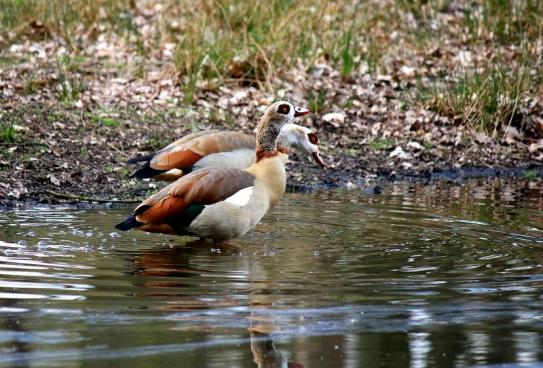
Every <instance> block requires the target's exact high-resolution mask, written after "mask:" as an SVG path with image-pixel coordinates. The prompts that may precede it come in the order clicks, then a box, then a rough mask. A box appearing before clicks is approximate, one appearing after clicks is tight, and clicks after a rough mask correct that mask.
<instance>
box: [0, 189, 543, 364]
mask: <svg viewBox="0 0 543 368" xmlns="http://www.w3.org/2000/svg"><path fill="white" fill-rule="evenodd" d="M542 194H543V193H542V186H541V184H539V183H531V184H530V183H524V182H499V181H494V182H488V183H486V182H476V181H473V182H469V183H467V184H466V185H463V186H458V185H447V184H436V185H428V186H423V185H415V184H406V183H403V184H395V185H390V186H387V187H386V188H385V191H384V193H383V194H381V195H375V196H372V195H368V194H364V193H362V192H358V191H350V192H343V191H335V192H334V191H332V192H319V193H313V194H289V195H287V196H286V197H285V198H284V200H283V201H282V202H281V204H280V205H279V206H278V207H277V208H276V209H275V210H274V211H273V212H272V213H270V214H269V215H268V216H266V218H265V219H264V220H263V222H262V223H261V224H260V225H259V226H258V227H257V228H256V230H255V231H253V232H251V233H250V234H248V235H247V236H245V237H244V238H243V239H239V240H235V241H233V242H232V245H231V246H230V247H217V246H213V245H203V244H200V243H198V242H195V241H194V239H193V238H176V237H168V236H162V235H157V234H144V233H139V232H128V233H117V232H116V231H115V229H114V228H113V224H115V223H116V222H118V221H119V220H121V219H122V218H123V217H124V215H125V214H126V213H127V212H128V209H103V210H74V209H62V208H55V209H51V208H38V209H33V210H21V211H11V212H4V213H1V214H0V366H32V367H57V366H58V367H75V366H78V367H87V366H88V367H109V366H113V365H119V366H130V367H150V366H156V367H170V366H179V367H257V366H260V367H287V366H289V367H302V366H303V367H371V366H391V367H392V366H393V367H415V368H419V367H427V366H428V367H430V366H439V367H463V366H484V365H494V364H500V363H516V364H518V365H514V364H513V365H512V366H523V367H524V366H530V365H534V366H535V365H538V364H543V363H542V362H543V347H542V344H541V342H542V336H543V299H542V295H543V268H542V264H543V216H542V212H541V209H542V207H543V195H542ZM524 364H526V365H524Z"/></svg>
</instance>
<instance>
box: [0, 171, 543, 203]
mask: <svg viewBox="0 0 543 368" xmlns="http://www.w3.org/2000/svg"><path fill="white" fill-rule="evenodd" d="M289 174H290V173H289ZM542 177H543V165H535V164H520V165H519V166H517V167H496V168H490V167H476V166H472V167H462V168H458V169H441V170H440V169H436V170H435V171H433V172H407V173H402V174H396V173H388V174H385V173H381V174H380V175H371V176H368V177H353V176H349V175H348V174H345V173H342V172H338V171H336V170H334V169H333V168H329V169H327V170H326V174H325V176H324V177H323V179H324V180H322V181H321V182H315V183H313V184H306V183H300V182H296V181H295V179H293V178H292V175H289V179H288V181H287V190H286V191H287V193H311V192H321V191H328V190H349V191H357V192H359V193H360V194H362V195H370V196H371V195H379V194H381V193H383V191H384V190H386V188H387V187H388V186H390V185H393V184H398V183H408V184H410V185H432V184H438V183H446V184H449V185H462V184H464V183H465V182H466V181H468V180H474V179H482V180H490V181H494V180H511V179H512V180H522V181H541V178H542ZM150 184H155V183H152V182H151V183H150ZM156 185H157V190H158V188H160V187H162V185H164V184H158V183H157V184H156ZM140 192H141V190H140ZM137 193H138V190H136V189H135V190H134V191H132V192H131V195H132V196H131V197H130V198H126V199H117V198H113V197H114V196H115V193H102V194H100V195H95V196H93V195H85V194H81V195H76V194H72V193H70V192H69V191H53V190H50V189H45V190H43V191H41V192H33V193H32V194H31V195H29V196H25V197H24V198H23V199H19V200H6V199H2V200H0V210H3V211H7V210H14V209H31V208H36V207H41V208H43V207H47V208H78V209H107V208H122V207H133V206H134V205H135V204H137V203H139V202H140V201H141V200H143V199H145V197H144V196H141V197H139V198H138V197H137Z"/></svg>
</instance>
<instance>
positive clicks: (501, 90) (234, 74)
mask: <svg viewBox="0 0 543 368" xmlns="http://www.w3.org/2000/svg"><path fill="white" fill-rule="evenodd" d="M160 4H161V6H162V10H160V11H158V13H157V14H156V15H155V16H154V18H153V22H157V24H159V26H158V27H157V31H156V32H155V33H153V35H152V37H151V38H150V39H143V38H142V34H140V29H139V27H138V26H137V25H136V17H137V16H139V14H138V11H137V9H136V3H135V2H134V1H132V0H96V1H89V0H72V1H42V0H0V9H2V10H1V11H0V36H3V37H0V39H10V40H11V39H12V38H13V37H12V35H15V39H16V38H22V39H24V38H25V37H28V38H38V39H39V38H48V37H55V38H60V39H62V40H63V41H64V43H65V44H66V45H67V46H68V49H69V50H70V51H71V53H70V54H69V55H65V56H62V57H60V58H59V59H58V62H57V64H58V71H59V79H58V82H57V83H58V87H59V88H58V91H59V92H58V99H59V100H60V101H61V102H62V103H64V104H65V105H66V106H71V105H73V103H74V102H75V101H77V100H78V99H79V98H80V96H81V94H82V93H83V92H84V91H85V89H86V86H85V83H84V82H83V78H81V76H79V73H80V72H81V71H82V68H83V66H84V65H85V63H86V60H85V59H84V58H83V57H82V56H80V55H81V54H83V53H81V52H80V51H81V50H83V49H85V47H86V46H88V42H94V41H95V40H96V37H97V36H98V35H99V34H107V33H116V34H118V35H121V36H124V37H129V38H128V40H129V42H128V44H129V45H131V47H133V48H134V50H136V53H137V55H139V56H143V57H145V56H147V55H148V54H149V53H150V51H154V50H156V49H160V47H161V46H162V45H163V44H164V43H165V42H173V43H175V44H176V48H175V52H174V58H173V61H172V63H173V67H174V69H175V70H174V72H175V75H176V76H177V77H178V81H179V86H180V88H182V90H183V92H184V93H183V99H184V103H186V104H190V103H192V102H193V101H194V99H195V96H196V94H197V92H198V90H199V89H200V88H202V87H203V86H205V88H206V89H217V88H218V87H220V86H221V85H224V84H225V83H231V82H236V83H238V84H240V85H244V86H247V85H250V86H256V87H259V88H263V89H266V90H268V91H269V92H272V93H273V92H276V89H277V88H278V87H277V85H276V84H275V82H276V80H277V79H276V77H281V76H283V75H284V73H285V72H287V71H288V70H289V68H291V67H293V66H296V67H298V66H299V65H303V66H304V67H305V68H307V69H308V70H311V67H312V66H313V65H315V63H318V62H321V61H325V62H328V63H331V64H332V65H333V66H334V67H336V68H337V70H338V71H339V72H340V75H341V76H342V77H344V78H348V77H350V76H352V75H354V74H355V73H357V70H359V67H361V66H363V65H368V67H369V72H370V73H373V74H380V73H383V72H387V73H388V71H387V68H386V66H387V65H389V64H390V60H391V58H390V56H396V55H398V52H402V51H404V50H408V51H409V53H410V54H409V55H421V54H424V53H427V52H428V50H429V49H433V48H435V47H438V48H441V49H442V50H441V51H446V49H447V46H442V45H447V42H450V43H451V44H453V45H457V44H462V45H465V46H466V47H469V48H473V50H476V47H477V46H481V45H495V47H494V48H495V52H494V54H493V56H492V57H493V59H492V60H491V61H490V62H489V64H488V65H475V67H474V68H472V69H468V70H464V71H458V70H455V71H454V72H453V71H452V67H451V68H450V69H449V68H447V70H445V71H443V75H433V77H434V82H433V83H428V82H424V83H422V82H421V83H420V84H419V85H417V86H415V87H412V88H410V89H409V91H408V92H407V93H409V94H411V95H413V96H414V97H415V98H411V99H410V101H409V103H407V102H406V103H405V104H404V106H403V108H405V109H406V110H407V109H408V108H409V107H410V105H412V104H413V103H416V104H424V105H426V106H428V107H430V108H431V109H432V110H434V111H436V112H438V113H439V114H442V115H446V116H449V117H451V118H452V119H453V120H455V121H457V122H459V123H462V124H466V125H470V126H472V127H473V128H475V129H479V130H483V131H487V132H489V133H491V134H494V135H495V134H497V132H498V131H499V128H500V127H501V126H502V125H508V124H516V123H518V120H519V119H520V120H522V114H520V111H521V109H522V100H523V98H524V97H525V96H526V95H527V94H528V93H529V92H532V94H533V91H535V90H537V88H538V85H540V84H541V80H542V78H543V71H542V70H541V56H540V55H539V54H538V48H537V47H536V46H535V45H538V44H541V42H543V1H541V0H478V1H468V0H388V1H382V2H380V1H366V2H353V1H350V0H338V1H334V2H329V1H324V0H299V1H293V0H273V1H255V2H246V1H242V0H220V1H219V0H207V1H188V0H163V1H161V2H160ZM443 18H446V19H451V24H450V26H449V23H448V21H438V20H440V19H443ZM173 23H176V24H177V25H176V26H173ZM97 29H98V30H100V31H99V32H94V31H92V30H97ZM91 31H92V32H91ZM393 34H394V37H393V36H392V35H393ZM8 35H9V37H8ZM83 35H88V38H86V37H83ZM1 46H2V45H0V47H1ZM507 50H516V51H515V52H509V51H507ZM391 53H392V55H391ZM400 57H401V55H400ZM417 57H418V56H417ZM2 58H3V59H2ZM436 58H438V57H436ZM300 61H301V62H302V63H301V64H300V63H299V62H300ZM13 62H16V61H14V60H12V59H11V57H9V56H3V57H2V56H0V64H2V65H3V64H6V65H9V64H11V63H13ZM106 62H107V61H106ZM385 63H386V64H385ZM125 67H126V66H125V65H119V69H123V68H125ZM531 67H533V68H536V73H535V75H533V74H530V75H529V73H528V69H529V68H531ZM429 69H431V68H429ZM418 72H419V70H417V73H418ZM134 73H135V74H136V75H137V76H140V77H143V76H144V75H145V73H146V72H145V67H144V65H143V64H141V62H140V64H139V65H136V66H135V67H134ZM432 73H433V72H432ZM424 77H428V75H425V76H424ZM430 77H432V76H430ZM445 77H447V78H445ZM38 87H39V86H37V85H36V84H35V83H34V82H33V81H32V80H30V81H29V82H28V83H27V85H26V86H25V87H24V93H26V94H32V93H33V92H35V90H36V89H37V88H38ZM413 96H412V97H413ZM306 99H307V102H308V104H309V107H310V108H311V110H312V111H313V112H315V113H321V112H323V111H325V109H326V107H327V106H326V99H327V93H326V91H324V90H312V89H311V88H310V89H309V92H308V93H307V95H306ZM350 103H351V102H350V101H348V102H347V103H346V107H349V106H350ZM520 123H522V121H521V122H520ZM108 124H113V125H115V124H116V123H115V122H113V121H111V122H105V123H104V125H108Z"/></svg>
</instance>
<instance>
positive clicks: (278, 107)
mask: <svg viewBox="0 0 543 368" xmlns="http://www.w3.org/2000/svg"><path fill="white" fill-rule="evenodd" d="M307 114H309V110H308V109H304V108H301V107H298V106H294V105H293V104H291V103H290V102H287V101H278V102H275V103H273V104H272V105H270V106H269V107H268V108H267V109H266V112H264V115H263V116H262V118H261V119H260V122H259V123H258V126H257V128H256V146H257V147H256V148H257V151H275V150H276V149H277V138H278V137H279V133H280V132H281V129H282V128H283V127H284V126H285V125H286V124H289V123H291V122H292V121H293V120H294V119H295V118H297V117H300V116H304V115H307Z"/></svg>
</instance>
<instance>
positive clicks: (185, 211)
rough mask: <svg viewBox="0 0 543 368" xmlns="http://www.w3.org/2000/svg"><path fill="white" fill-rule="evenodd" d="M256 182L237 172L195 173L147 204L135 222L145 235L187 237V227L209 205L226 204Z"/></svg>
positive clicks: (205, 171) (152, 198)
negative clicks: (146, 233)
mask: <svg viewBox="0 0 543 368" xmlns="http://www.w3.org/2000/svg"><path fill="white" fill-rule="evenodd" d="M254 181H255V177H254V176H253V175H251V174H249V173H247V172H246V171H243V170H238V169H223V168H208V169H202V170H199V171H195V172H193V173H191V174H189V175H187V176H184V177H182V178H180V179H179V180H177V181H176V182H174V183H172V184H170V185H168V186H167V187H165V188H164V189H162V190H161V191H160V192H158V193H156V194H155V195H153V196H151V197H150V198H148V199H147V200H145V201H144V202H143V203H142V204H141V205H139V206H138V207H137V208H136V210H135V211H134V213H133V214H132V218H133V219H134V220H136V222H135V223H138V224H140V225H139V226H136V227H141V229H142V230H145V231H150V232H166V233H176V234H187V230H186V229H187V227H188V226H189V225H190V223H191V222H192V221H193V220H194V219H195V218H196V217H197V216H198V215H199V214H200V213H201V212H202V211H203V209H204V208H205V206H206V205H210V204H214V203H217V202H220V201H224V200H225V199H227V198H229V197H231V196H233V195H234V194H236V193H238V192H240V191H241V190H243V189H244V188H248V187H251V186H253V185H254ZM131 223H132V222H131Z"/></svg>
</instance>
